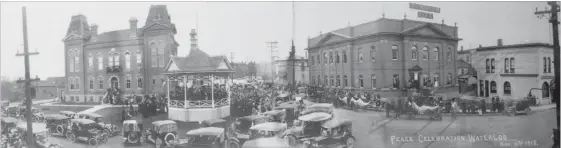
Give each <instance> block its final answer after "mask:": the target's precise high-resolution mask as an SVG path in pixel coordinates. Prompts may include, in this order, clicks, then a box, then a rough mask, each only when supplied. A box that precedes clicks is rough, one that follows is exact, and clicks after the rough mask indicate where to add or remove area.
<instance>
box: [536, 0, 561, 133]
mask: <svg viewBox="0 0 561 148" xmlns="http://www.w3.org/2000/svg"><path fill="white" fill-rule="evenodd" d="M547 4H548V5H550V6H551V9H550V10H545V11H538V8H536V12H535V13H534V14H535V15H538V18H543V17H544V16H547V15H550V17H549V23H551V24H552V25H551V26H552V27H553V28H552V30H553V66H555V67H554V72H555V79H554V83H555V85H554V86H553V87H554V89H553V98H552V101H554V102H555V107H556V112H557V129H556V130H557V132H559V50H560V49H559V27H558V25H559V19H558V16H557V13H559V4H557V1H549V2H547Z"/></svg>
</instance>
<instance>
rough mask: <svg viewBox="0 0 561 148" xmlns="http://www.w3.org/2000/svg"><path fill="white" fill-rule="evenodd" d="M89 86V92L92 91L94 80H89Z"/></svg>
mask: <svg viewBox="0 0 561 148" xmlns="http://www.w3.org/2000/svg"><path fill="white" fill-rule="evenodd" d="M89 86H90V90H93V89H94V79H93V78H90V85H89Z"/></svg>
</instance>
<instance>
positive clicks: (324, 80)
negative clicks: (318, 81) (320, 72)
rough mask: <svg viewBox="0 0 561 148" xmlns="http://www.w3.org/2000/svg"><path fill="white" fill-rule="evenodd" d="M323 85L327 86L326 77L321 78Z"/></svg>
mask: <svg viewBox="0 0 561 148" xmlns="http://www.w3.org/2000/svg"><path fill="white" fill-rule="evenodd" d="M323 84H324V85H326V86H327V85H329V82H328V81H327V76H323Z"/></svg>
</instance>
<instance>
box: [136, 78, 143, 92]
mask: <svg viewBox="0 0 561 148" xmlns="http://www.w3.org/2000/svg"><path fill="white" fill-rule="evenodd" d="M136 87H137V88H138V89H142V77H141V76H140V75H138V76H136Z"/></svg>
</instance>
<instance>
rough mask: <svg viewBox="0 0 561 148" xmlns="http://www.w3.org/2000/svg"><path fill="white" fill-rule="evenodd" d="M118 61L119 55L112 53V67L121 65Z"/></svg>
mask: <svg viewBox="0 0 561 148" xmlns="http://www.w3.org/2000/svg"><path fill="white" fill-rule="evenodd" d="M119 59H120V57H119V53H114V54H113V65H115V66H119V65H121V63H120V62H119Z"/></svg>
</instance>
